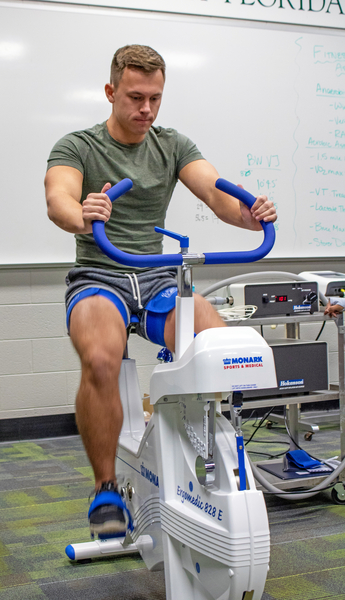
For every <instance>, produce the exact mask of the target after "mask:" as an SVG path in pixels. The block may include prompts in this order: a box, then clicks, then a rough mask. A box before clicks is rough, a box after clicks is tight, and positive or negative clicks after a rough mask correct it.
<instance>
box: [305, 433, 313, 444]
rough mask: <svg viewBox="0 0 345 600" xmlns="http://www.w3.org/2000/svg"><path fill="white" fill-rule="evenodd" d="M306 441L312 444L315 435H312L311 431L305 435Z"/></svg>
mask: <svg viewBox="0 0 345 600" xmlns="http://www.w3.org/2000/svg"><path fill="white" fill-rule="evenodd" d="M304 439H305V440H306V442H311V440H312V439H313V434H312V433H311V431H308V432H307V433H305V434H304Z"/></svg>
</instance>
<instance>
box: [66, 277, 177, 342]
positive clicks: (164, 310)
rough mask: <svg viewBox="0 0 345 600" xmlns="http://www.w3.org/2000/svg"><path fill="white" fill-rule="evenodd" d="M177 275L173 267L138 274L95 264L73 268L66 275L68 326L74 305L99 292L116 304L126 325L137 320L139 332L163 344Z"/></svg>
mask: <svg viewBox="0 0 345 600" xmlns="http://www.w3.org/2000/svg"><path fill="white" fill-rule="evenodd" d="M176 274H177V269H175V268H174V267H170V268H167V267H158V268H156V269H150V270H147V271H143V272H142V273H137V274H133V273H128V274H126V273H116V272H113V271H109V270H107V269H98V268H93V267H75V268H73V269H71V271H70V272H69V273H68V275H67V277H66V284H67V286H68V287H67V291H66V296H65V301H66V313H67V314H66V322H67V329H68V330H69V321H70V316H71V312H72V310H73V308H74V306H75V305H76V304H77V303H78V302H79V301H80V300H83V298H87V297H89V296H95V295H97V294H98V295H101V296H104V297H106V298H108V299H109V300H110V301H111V302H113V304H115V306H116V307H117V309H118V310H119V312H120V314H121V316H122V318H123V321H124V323H125V326H126V327H128V325H129V324H130V323H134V324H135V329H136V333H137V334H138V335H140V336H141V337H143V338H145V339H147V340H150V341H151V342H153V343H154V344H160V345H162V346H164V345H165V342H164V326H165V321H166V318H167V316H168V313H169V312H170V311H171V310H172V309H173V308H174V307H175V298H176V296H177V285H176Z"/></svg>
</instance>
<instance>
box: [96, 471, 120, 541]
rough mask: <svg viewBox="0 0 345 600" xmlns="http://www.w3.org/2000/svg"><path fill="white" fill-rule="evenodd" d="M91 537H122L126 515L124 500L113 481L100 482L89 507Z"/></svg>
mask: <svg viewBox="0 0 345 600" xmlns="http://www.w3.org/2000/svg"><path fill="white" fill-rule="evenodd" d="M88 516H89V523H90V533H91V537H92V538H94V537H95V536H98V537H99V538H100V539H108V538H114V537H124V536H125V535H126V531H127V526H128V515H127V509H126V506H125V503H124V501H123V500H122V498H121V496H120V494H119V493H118V491H117V490H116V488H115V484H114V483H113V482H106V483H102V485H101V487H100V489H99V490H97V492H96V496H95V499H94V500H93V502H92V503H91V505H90V509H89V515H88Z"/></svg>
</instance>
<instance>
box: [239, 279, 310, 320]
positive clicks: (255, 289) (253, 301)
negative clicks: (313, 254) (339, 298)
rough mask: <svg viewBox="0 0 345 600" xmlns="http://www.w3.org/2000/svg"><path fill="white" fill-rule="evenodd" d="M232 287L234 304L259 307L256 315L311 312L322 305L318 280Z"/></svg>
mask: <svg viewBox="0 0 345 600" xmlns="http://www.w3.org/2000/svg"><path fill="white" fill-rule="evenodd" d="M228 289H229V295H230V296H231V297H232V298H233V301H234V306H239V305H254V306H257V311H256V312H255V318H257V317H272V316H274V317H275V316H277V315H282V316H291V315H297V314H308V313H309V314H310V313H313V312H315V311H316V310H318V306H319V290H318V285H317V283H316V282H315V281H285V282H284V281H279V282H275V283H272V282H269V283H264V282H263V283H235V284H232V285H230V286H229V288H228Z"/></svg>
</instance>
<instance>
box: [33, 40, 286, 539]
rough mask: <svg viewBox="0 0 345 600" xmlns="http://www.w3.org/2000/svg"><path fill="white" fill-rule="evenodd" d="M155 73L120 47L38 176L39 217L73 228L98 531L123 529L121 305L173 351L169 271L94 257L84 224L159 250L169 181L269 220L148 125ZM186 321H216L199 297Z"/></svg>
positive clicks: (81, 406) (83, 420) (144, 53)
mask: <svg viewBox="0 0 345 600" xmlns="http://www.w3.org/2000/svg"><path fill="white" fill-rule="evenodd" d="M164 81H165V63H164V60H163V59H162V57H161V56H160V55H159V54H157V52H155V51H154V50H153V49H152V48H149V47H147V46H137V45H133V46H125V47H124V48H120V49H119V50H118V51H117V52H116V53H115V55H114V58H113V61H112V66H111V78H110V83H109V84H107V85H106V86H105V93H106V97H107V99H108V100H109V102H110V103H111V105H112V110H111V115H110V118H109V119H108V121H107V122H106V123H102V124H100V125H96V126H95V127H93V128H91V129H87V130H85V131H79V132H75V133H73V134H69V135H67V136H66V137H64V138H63V139H62V140H60V141H59V142H58V143H57V144H56V145H55V146H54V148H53V150H52V152H51V155H50V157H49V160H48V171H47V174H46V179H45V186H46V197H47V206H48V216H49V218H50V219H51V220H52V221H54V223H56V225H58V226H59V227H61V228H62V229H64V230H65V231H69V232H71V233H74V234H75V235H76V242H77V258H76V265H75V268H73V269H72V270H71V271H70V273H69V274H68V277H67V284H68V289H67V293H66V307H67V324H68V328H69V332H70V336H71V340H72V342H73V344H74V346H75V348H76V350H77V352H78V354H79V356H80V359H81V365H82V376H81V383H80V388H79V391H78V394H77V399H76V414H77V423H78V428H79V431H80V434H81V436H82V439H83V443H84V445H85V448H86V451H87V454H88V457H89V460H90V462H91V465H92V467H93V470H94V474H95V491H96V498H95V500H94V502H93V503H92V504H91V507H90V511H89V520H90V528H91V533H92V534H98V535H101V536H103V537H109V536H110V535H121V534H123V533H124V531H125V529H126V523H125V512H124V505H123V503H122V500H121V498H120V496H119V494H118V492H117V488H116V477H115V454H116V446H117V440H118V437H119V434H120V430H121V425H122V406H121V400H120V396H119V389H118V376H119V371H120V366H121V360H122V356H123V352H124V348H125V345H126V340H127V336H126V327H127V325H128V322H129V318H130V314H131V313H134V314H136V315H137V316H138V317H139V321H140V322H139V325H138V328H137V332H138V334H139V335H141V336H142V337H145V338H146V339H150V340H151V341H153V342H154V343H157V344H161V345H165V346H167V347H168V348H169V349H170V350H172V351H173V350H174V335H175V326H174V318H175V311H174V303H175V296H176V293H177V291H176V279H175V277H176V270H175V269H166V268H158V269H151V270H148V269H144V270H143V269H131V268H128V267H123V266H121V265H118V264H116V263H113V262H112V261H111V260H110V259H108V258H107V257H106V256H104V255H103V254H102V252H101V251H100V250H98V248H97V247H96V245H95V243H94V240H93V237H92V221H93V220H96V219H98V220H102V221H105V222H106V223H107V235H108V237H109V238H110V240H111V241H112V242H113V243H114V244H115V245H116V246H117V247H118V248H120V249H121V250H124V251H126V252H130V253H134V254H157V253H160V252H161V251H162V236H160V235H159V234H156V233H155V232H154V226H155V225H158V226H161V227H163V226H164V218H165V213H166V210H167V207H168V204H169V201H170V199H171V196H172V193H173V190H174V187H175V185H176V182H177V180H178V179H180V180H181V181H182V183H184V184H185V185H186V186H187V187H188V188H189V189H190V190H191V191H192V192H193V193H194V194H195V195H196V196H197V197H198V198H200V199H201V200H202V201H203V202H205V203H206V204H207V206H209V207H210V208H211V209H212V210H213V211H214V212H215V213H216V215H217V216H218V217H219V218H220V219H222V220H223V221H225V222H226V223H229V224H231V225H236V226H238V227H243V228H245V229H252V230H261V225H260V224H259V220H261V219H263V220H265V221H275V220H276V213H275V209H274V207H273V204H272V202H269V201H268V200H267V198H266V196H259V197H258V198H257V200H256V202H255V204H254V206H253V207H252V209H251V210H248V209H247V208H246V207H245V206H243V205H242V204H241V203H240V202H238V200H236V199H235V198H232V197H230V196H228V195H227V194H224V193H223V192H220V191H219V190H217V189H216V188H215V185H214V184H215V181H216V180H217V179H218V177H219V175H218V173H217V171H216V170H215V168H214V167H213V166H212V165H211V164H210V163H208V162H207V161H206V160H205V159H204V158H203V156H202V155H201V154H200V152H199V150H198V149H197V148H196V146H195V145H194V144H193V143H192V142H191V141H190V140H189V139H188V138H186V137H185V136H183V135H181V134H179V133H177V131H175V130H174V129H163V128H161V127H152V125H153V123H154V121H155V119H156V117H157V114H158V110H159V107H160V104H161V100H162V94H163V88H164ZM125 177H129V178H130V179H132V180H133V189H132V190H131V191H130V192H129V193H127V194H126V195H125V196H123V197H122V198H120V199H119V200H117V201H116V202H115V203H114V205H113V206H112V205H111V202H110V201H109V199H108V197H107V195H106V194H105V192H106V191H107V190H108V189H109V188H110V187H111V186H112V185H114V184H115V183H117V182H118V181H120V180H121V179H123V178H125ZM163 291H164V297H165V298H166V300H165V302H166V305H165V313H159V315H157V314H156V313H154V312H153V310H148V309H147V308H146V307H147V305H148V303H149V301H150V300H151V299H153V298H157V297H158V296H159V295H160V294H161V293H162V292H163ZM150 307H151V305H149V307H148V308H149V309H150ZM194 326H195V332H196V333H199V332H200V331H202V330H203V329H207V328H211V327H222V326H224V323H223V321H222V320H221V319H220V318H219V316H218V314H217V313H216V312H215V311H214V309H213V308H212V307H211V306H210V305H209V303H208V302H207V301H206V300H205V299H203V298H201V297H200V296H197V295H195V323H194Z"/></svg>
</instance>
